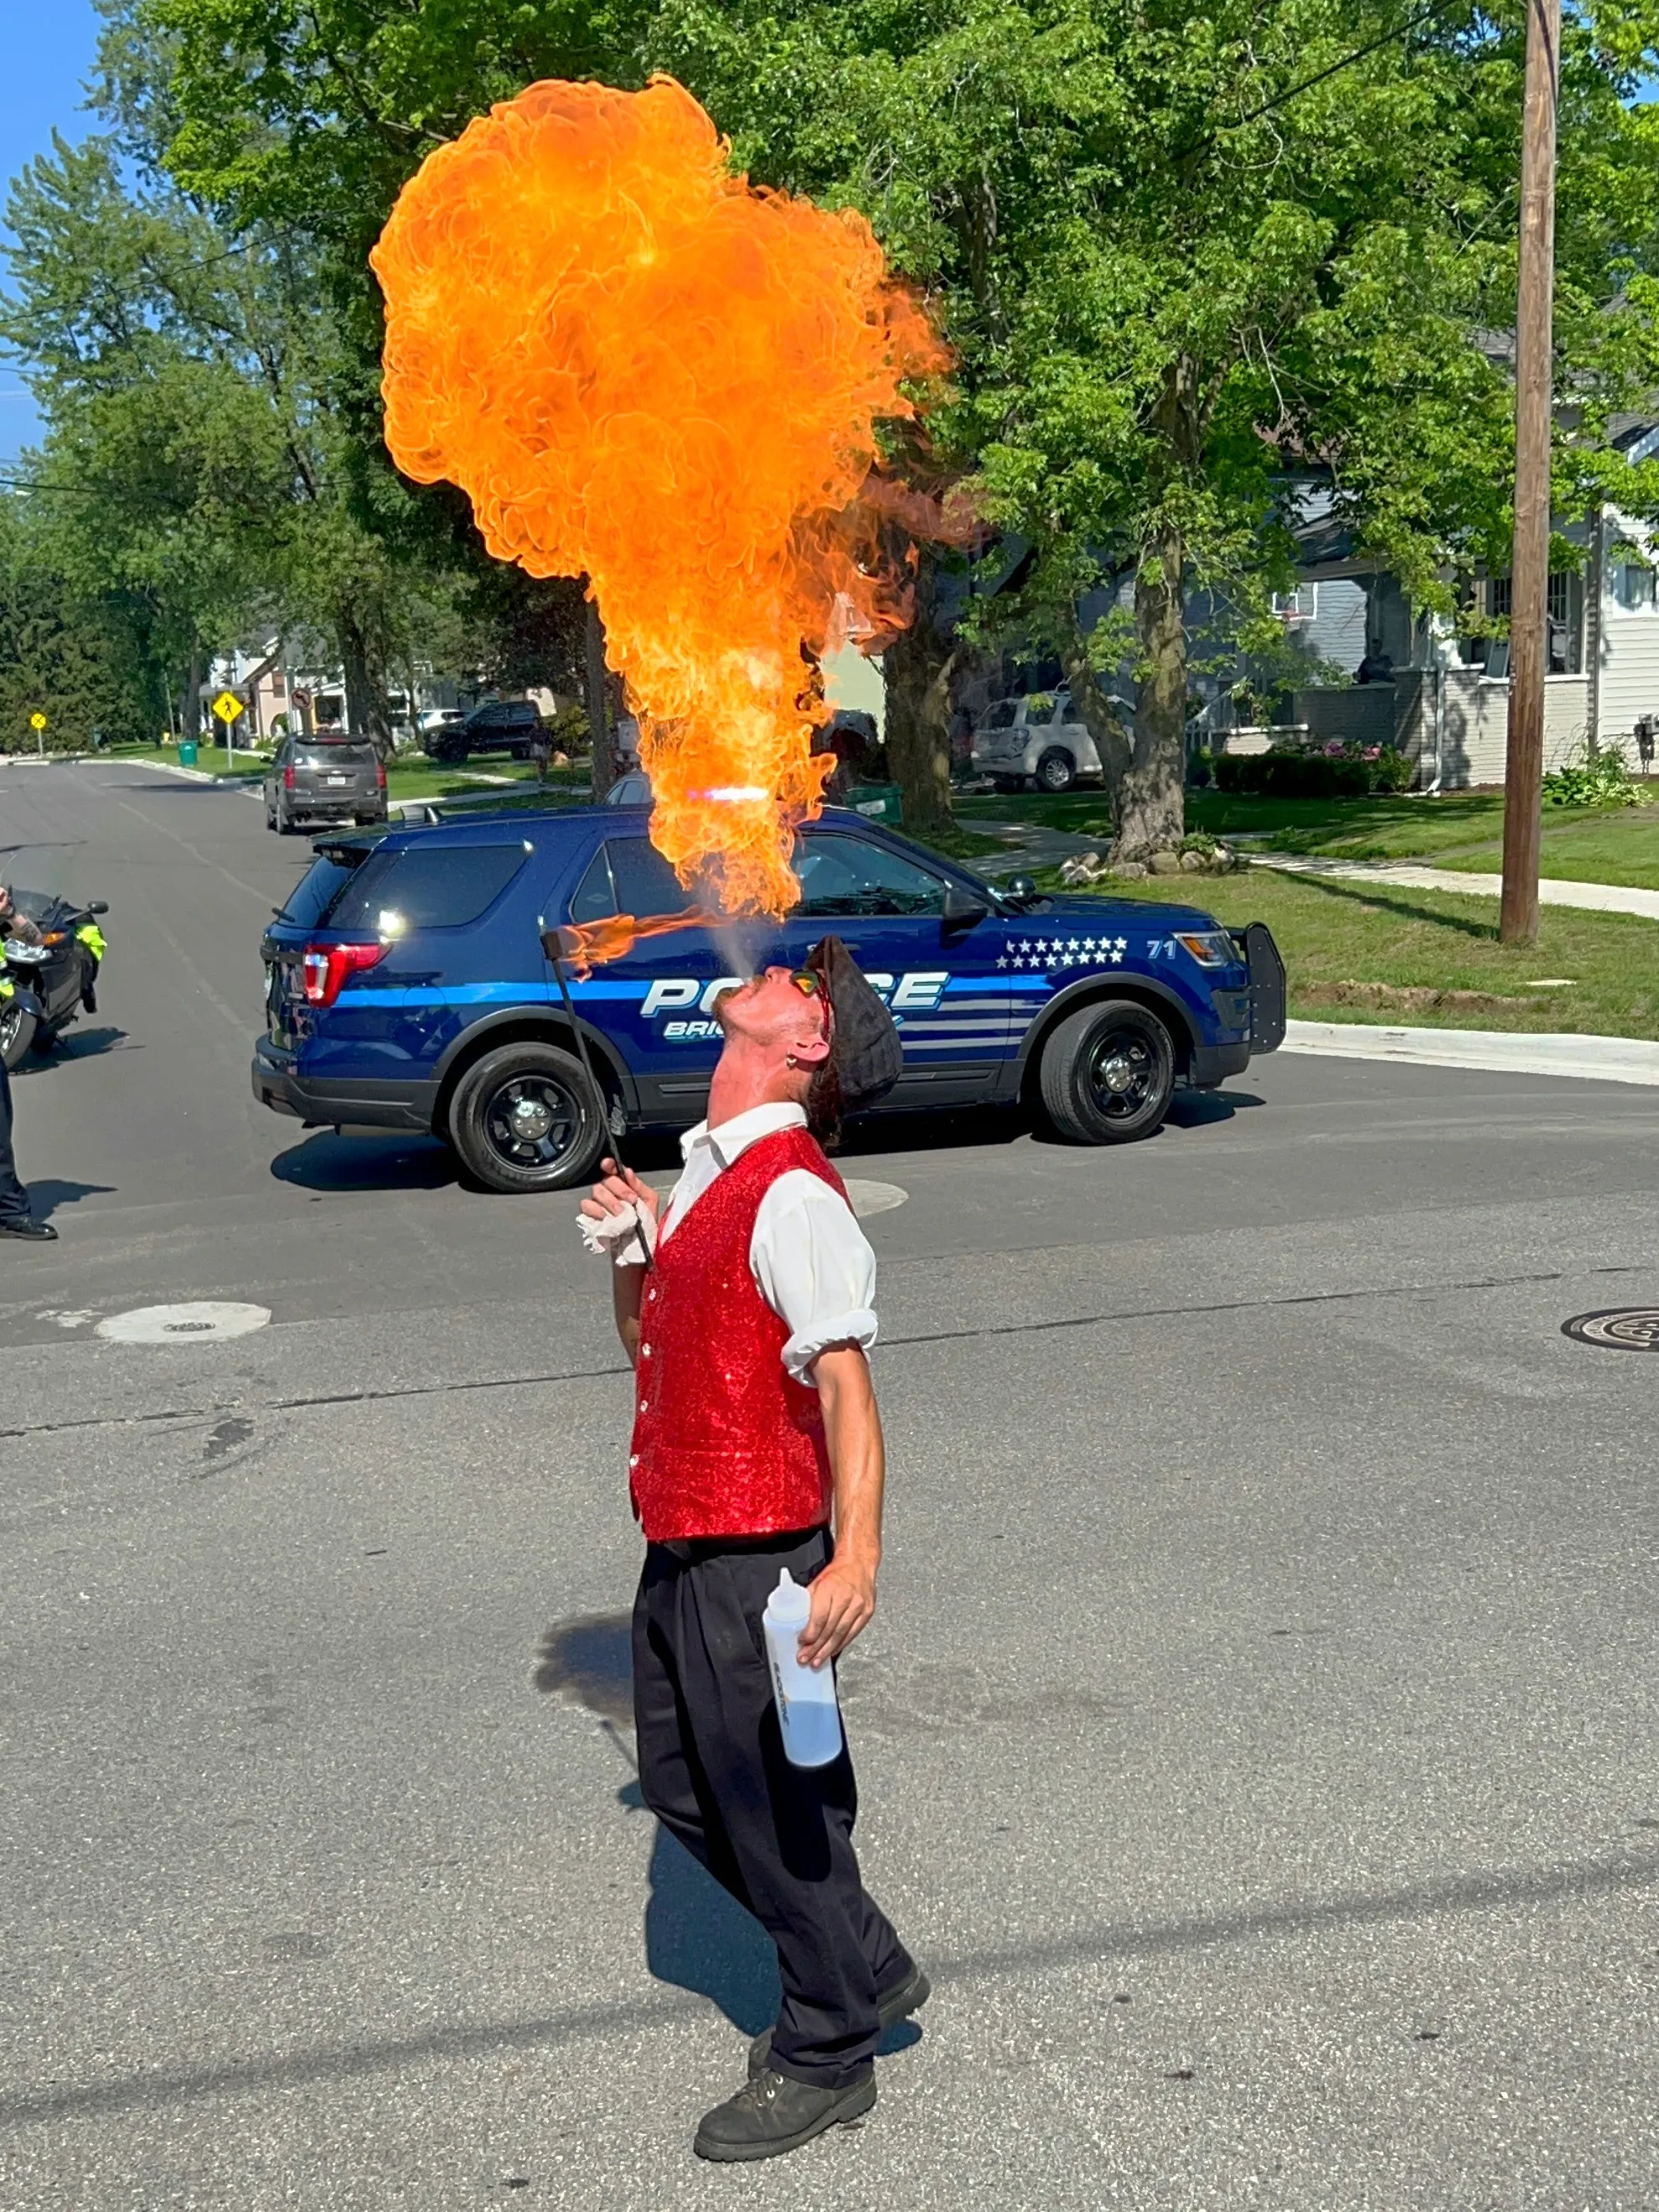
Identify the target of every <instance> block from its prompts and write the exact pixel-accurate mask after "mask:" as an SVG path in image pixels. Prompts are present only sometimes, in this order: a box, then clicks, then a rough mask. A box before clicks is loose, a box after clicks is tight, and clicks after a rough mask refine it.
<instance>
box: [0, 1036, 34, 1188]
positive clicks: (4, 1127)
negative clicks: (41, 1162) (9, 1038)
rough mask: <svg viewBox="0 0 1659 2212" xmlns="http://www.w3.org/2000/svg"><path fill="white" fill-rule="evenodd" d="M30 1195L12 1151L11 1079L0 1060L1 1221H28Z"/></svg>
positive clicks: (4, 1064) (2, 1061)
mask: <svg viewBox="0 0 1659 2212" xmlns="http://www.w3.org/2000/svg"><path fill="white" fill-rule="evenodd" d="M29 1218H31V1215H30V1207H29V1194H28V1193H27V1191H26V1190H25V1189H24V1188H23V1186H22V1184H21V1182H18V1180H17V1163H16V1161H15V1159H14V1158H13V1157H12V1150H11V1077H10V1076H9V1074H8V1073H7V1072H6V1063H5V1061H4V1060H0V1221H27V1220H28V1219H29Z"/></svg>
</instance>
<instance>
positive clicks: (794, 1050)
mask: <svg viewBox="0 0 1659 2212" xmlns="http://www.w3.org/2000/svg"><path fill="white" fill-rule="evenodd" d="M789 1057H790V1059H791V1060H793V1062H794V1064H795V1066H797V1067H822V1066H823V1063H824V1061H825V1060H828V1059H829V1036H828V1035H827V1034H826V1032H825V1031H824V1030H819V1031H818V1034H817V1036H805V1037H797V1038H796V1039H795V1042H793V1044H792V1045H791V1046H790V1048H789Z"/></svg>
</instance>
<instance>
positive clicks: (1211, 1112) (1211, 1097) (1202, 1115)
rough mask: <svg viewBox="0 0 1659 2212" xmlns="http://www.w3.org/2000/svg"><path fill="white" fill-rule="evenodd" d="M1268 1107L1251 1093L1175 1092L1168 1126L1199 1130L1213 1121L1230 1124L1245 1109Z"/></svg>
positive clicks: (1264, 1100)
mask: <svg viewBox="0 0 1659 2212" xmlns="http://www.w3.org/2000/svg"><path fill="white" fill-rule="evenodd" d="M1266 1104H1267V1100H1266V1099H1265V1098H1258V1097H1256V1095H1255V1092H1254V1091H1176V1095H1175V1098H1174V1101H1173V1103H1171V1105H1170V1126H1171V1127H1174V1128H1176V1129H1202V1128H1205V1127H1208V1125H1209V1124H1210V1123H1211V1122H1212V1121H1231V1120H1232V1118H1233V1115H1235V1114H1237V1113H1239V1112H1240V1111H1242V1110H1243V1109H1244V1108H1247V1107H1250V1106H1265V1105H1266Z"/></svg>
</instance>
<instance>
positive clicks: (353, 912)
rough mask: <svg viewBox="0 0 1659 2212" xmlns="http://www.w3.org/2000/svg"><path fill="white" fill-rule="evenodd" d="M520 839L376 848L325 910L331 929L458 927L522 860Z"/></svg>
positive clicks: (497, 892) (491, 898)
mask: <svg viewBox="0 0 1659 2212" xmlns="http://www.w3.org/2000/svg"><path fill="white" fill-rule="evenodd" d="M525 857H526V856H525V849H524V847H523V845H522V844H515V845H439V846H431V847H422V846H419V845H416V846H411V847H409V848H406V849H405V850H404V851H403V852H401V853H385V852H381V853H376V854H374V855H373V856H372V857H371V858H370V859H368V860H365V861H364V863H363V865H362V867H361V868H359V869H358V871H357V872H356V876H355V877H354V878H353V879H352V881H351V884H349V887H348V889H347V890H345V891H344V892H343V893H342V895H341V897H340V900H339V902H338V903H337V906H336V907H335V908H334V911H333V912H332V914H331V915H330V916H329V922H330V925H331V927H333V928H335V929H363V930H379V931H380V932H382V933H386V934H387V935H391V936H401V935H402V934H403V933H404V932H405V931H406V930H411V929H459V928H461V927H465V924H466V923H467V922H469V921H477V919H478V916H479V915H481V914H482V913H483V911H484V908H486V907H488V906H489V905H491V904H492V903H493V902H495V900H496V899H498V898H499V897H500V896H501V893H502V892H503V891H504V890H506V889H507V885H508V884H510V883H511V882H512V880H513V877H514V876H516V875H517V874H518V872H519V871H520V868H521V867H523V866H524V864H525Z"/></svg>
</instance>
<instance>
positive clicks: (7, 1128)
mask: <svg viewBox="0 0 1659 2212" xmlns="http://www.w3.org/2000/svg"><path fill="white" fill-rule="evenodd" d="M5 937H15V938H19V939H21V940H22V942H23V943H24V944H25V945H38V944H39V943H40V931H39V930H38V929H37V928H36V927H35V926H34V924H33V922H32V921H30V920H29V918H28V916H27V915H26V914H20V913H19V912H18V911H17V908H16V907H15V905H14V904H13V903H12V896H11V891H10V889H9V886H8V885H7V884H0V938H5ZM14 990H15V984H13V983H12V982H11V981H10V980H9V977H6V976H3V975H0V998H6V999H9V998H10V996H11V994H12V993H13V991H14ZM57 1236H58V1231H56V1230H55V1229H54V1228H53V1227H52V1224H51V1222H49V1221H37V1220H36V1219H35V1218H34V1209H33V1206H31V1205H30V1204H29V1194H28V1193H27V1190H25V1189H24V1188H23V1186H22V1184H21V1182H19V1181H18V1179H17V1162H16V1160H15V1158H14V1157H13V1154H12V1149H11V1077H10V1076H9V1074H8V1073H7V1071H6V1063H5V1061H4V1060H3V1059H0V1237H27V1238H29V1239H30V1240H31V1241H32V1242H33V1243H37V1244H50V1243H55V1241H56V1239H57Z"/></svg>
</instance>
